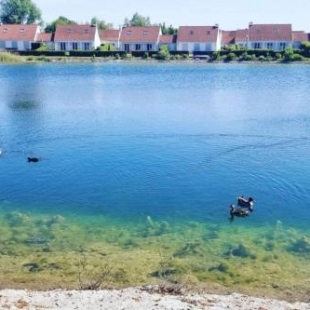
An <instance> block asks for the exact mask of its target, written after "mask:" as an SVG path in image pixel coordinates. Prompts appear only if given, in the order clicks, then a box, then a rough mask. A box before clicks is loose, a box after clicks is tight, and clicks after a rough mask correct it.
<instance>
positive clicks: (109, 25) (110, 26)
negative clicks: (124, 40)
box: [90, 17, 113, 30]
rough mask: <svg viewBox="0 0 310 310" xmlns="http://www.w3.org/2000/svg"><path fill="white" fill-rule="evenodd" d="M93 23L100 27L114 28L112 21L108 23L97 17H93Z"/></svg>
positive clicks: (101, 28)
mask: <svg viewBox="0 0 310 310" xmlns="http://www.w3.org/2000/svg"><path fill="white" fill-rule="evenodd" d="M90 23H91V24H92V25H97V27H98V29H100V30H103V29H113V25H112V24H111V23H106V22H105V21H104V20H100V19H99V18H97V17H93V18H92V19H91V21H90Z"/></svg>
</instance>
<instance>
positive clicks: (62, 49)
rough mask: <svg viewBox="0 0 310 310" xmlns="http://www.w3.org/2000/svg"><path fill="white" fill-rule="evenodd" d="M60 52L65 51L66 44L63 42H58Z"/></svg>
mask: <svg viewBox="0 0 310 310" xmlns="http://www.w3.org/2000/svg"><path fill="white" fill-rule="evenodd" d="M60 50H61V51H65V50H66V43H65V42H60Z"/></svg>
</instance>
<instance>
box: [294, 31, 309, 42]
mask: <svg viewBox="0 0 310 310" xmlns="http://www.w3.org/2000/svg"><path fill="white" fill-rule="evenodd" d="M293 41H294V42H304V41H308V33H305V32H304V31H293Z"/></svg>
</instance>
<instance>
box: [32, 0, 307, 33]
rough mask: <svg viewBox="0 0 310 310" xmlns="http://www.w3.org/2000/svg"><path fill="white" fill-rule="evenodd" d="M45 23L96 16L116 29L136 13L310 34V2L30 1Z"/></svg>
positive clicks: (177, 21)
mask: <svg viewBox="0 0 310 310" xmlns="http://www.w3.org/2000/svg"><path fill="white" fill-rule="evenodd" d="M33 2H34V3H35V4H36V5H37V6H38V7H39V8H40V9H41V11H42V17H43V19H44V21H45V22H51V21H53V20H55V19H56V18H58V17H59V16H65V17H67V18H69V19H71V20H74V21H76V22H77V23H85V22H90V20H91V18H92V17H94V16H96V17H98V18H99V19H100V20H104V21H105V22H107V23H112V24H113V25H114V27H116V28H117V27H118V26H119V25H121V24H122V23H123V22H124V19H125V18H126V17H127V18H129V19H131V17H132V16H133V14H134V13H135V12H138V13H139V14H141V15H143V16H145V17H149V18H150V20H151V23H152V24H155V23H156V24H158V23H162V22H165V23H166V25H167V26H169V25H173V26H174V27H178V26H186V25H191V26H202V25H203V26H210V25H214V24H219V26H220V28H221V29H223V30H234V29H242V28H246V27H247V26H248V24H249V22H253V23H257V24H260V23H280V24H282V23H283V24H284V23H289V24H292V25H293V30H305V31H307V32H310V0H295V1H292V0H281V1H272V0H251V1H249V0H234V1H232V0H190V1H184V0H155V1H154V0H130V1H122V0H121V1H120V0H118V1H117V0H105V1H103V0H33Z"/></svg>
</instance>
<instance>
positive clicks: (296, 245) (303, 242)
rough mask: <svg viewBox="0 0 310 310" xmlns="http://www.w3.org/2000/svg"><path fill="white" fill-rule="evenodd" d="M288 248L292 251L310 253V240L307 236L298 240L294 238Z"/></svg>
mask: <svg viewBox="0 0 310 310" xmlns="http://www.w3.org/2000/svg"><path fill="white" fill-rule="evenodd" d="M288 250H289V251H291V252H295V253H299V254H309V253H310V240H309V239H308V238H307V237H305V236H303V237H301V238H299V239H297V240H294V241H292V243H291V244H290V245H289V246H288Z"/></svg>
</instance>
